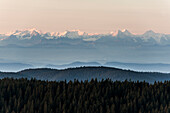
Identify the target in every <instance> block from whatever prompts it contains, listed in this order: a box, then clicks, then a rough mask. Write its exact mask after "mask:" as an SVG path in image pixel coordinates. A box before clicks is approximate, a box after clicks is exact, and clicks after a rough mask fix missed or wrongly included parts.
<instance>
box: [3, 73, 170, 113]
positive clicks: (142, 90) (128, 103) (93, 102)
mask: <svg viewBox="0 0 170 113" xmlns="http://www.w3.org/2000/svg"><path fill="white" fill-rule="evenodd" d="M44 71H46V70H44ZM64 71H65V70H64ZM169 94H170V82H168V81H166V82H164V83H162V82H155V83H154V84H149V83H146V82H128V81H124V82H120V81H116V82H113V81H111V80H110V79H106V80H102V81H97V79H92V80H91V81H87V80H85V81H84V82H82V81H81V82H79V81H78V80H74V81H70V82H66V81H60V82H54V81H53V82H52V81H51V82H49V81H40V80H35V79H31V80H27V79H9V78H7V79H1V80H0V112H1V113H170V101H169V100H170V95H169Z"/></svg>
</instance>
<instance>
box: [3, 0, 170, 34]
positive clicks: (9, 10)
mask: <svg viewBox="0 0 170 113" xmlns="http://www.w3.org/2000/svg"><path fill="white" fill-rule="evenodd" d="M32 27H34V28H37V29H40V30H42V31H51V32H53V31H59V32H61V31H65V30H72V29H80V30H81V31H85V32H93V33H94V32H98V33H106V32H111V31H114V30H118V29H128V30H129V31H131V32H133V33H140V34H141V33H143V32H145V31H146V30H150V29H152V30H153V31H155V32H160V33H168V34H169V33H170V0H0V33H6V32H10V31H14V30H16V29H26V28H32Z"/></svg>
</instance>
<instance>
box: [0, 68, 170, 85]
mask: <svg viewBox="0 0 170 113" xmlns="http://www.w3.org/2000/svg"><path fill="white" fill-rule="evenodd" d="M7 77H8V78H28V79H31V78H36V79H38V80H48V81H62V80H67V81H70V80H72V81H74V79H77V80H79V81H81V80H82V81H84V80H91V79H92V78H97V79H98V80H102V79H107V78H109V79H111V80H112V81H116V80H117V81H124V80H131V81H137V80H139V81H146V82H149V83H154V82H155V81H168V80H170V74H166V73H156V72H135V71H130V70H122V69H117V68H109V67H79V68H69V69H63V70H57V69H48V68H41V69H27V70H23V71H20V72H16V73H14V72H11V73H10V72H0V78H1V79H2V78H7Z"/></svg>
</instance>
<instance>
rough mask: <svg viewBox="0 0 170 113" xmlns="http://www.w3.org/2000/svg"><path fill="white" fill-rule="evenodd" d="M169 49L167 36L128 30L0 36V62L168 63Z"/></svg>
mask: <svg viewBox="0 0 170 113" xmlns="http://www.w3.org/2000/svg"><path fill="white" fill-rule="evenodd" d="M169 50H170V35H169V34H161V33H155V32H153V31H152V30H150V31H146V32H145V33H144V34H141V35H135V34H133V33H130V32H129V31H128V30H122V31H121V30H118V31H116V32H110V33H106V34H98V33H94V34H92V33H86V32H81V31H80V30H71V31H65V32H63V33H60V32H41V31H39V30H37V29H35V28H34V29H26V30H16V31H15V32H11V33H7V34H1V35H0V53H2V54H1V55H0V59H5V60H12V61H14V62H21V63H24V64H29V63H30V62H34V63H43V64H57V65H58V64H65V63H68V62H75V61H81V62H93V61H95V62H99V63H104V62H111V61H116V62H131V63H132V62H134V63H170V61H169V56H170V51H169Z"/></svg>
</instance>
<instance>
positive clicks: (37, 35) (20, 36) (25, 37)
mask: <svg viewBox="0 0 170 113" xmlns="http://www.w3.org/2000/svg"><path fill="white" fill-rule="evenodd" d="M67 38H68V40H69V39H75V40H76V39H79V41H80V40H82V41H85V42H95V41H98V40H100V41H101V39H102V38H112V40H113V41H114V40H115V41H122V39H123V40H126V41H127V40H128V41H132V42H135V43H150V44H160V45H167V44H170V34H161V33H155V32H154V31H152V30H149V31H146V32H145V33H144V34H142V35H134V34H132V33H130V32H129V31H128V30H122V31H121V30H118V31H116V32H110V33H106V34H98V33H94V34H93V33H86V32H82V31H80V30H70V31H65V32H41V31H39V30H37V29H35V28H33V29H25V30H16V31H15V32H11V33H6V34H1V35H0V43H1V44H2V45H5V44H6V45H8V44H18V45H22V44H19V43H17V42H15V41H19V42H22V43H24V44H25V43H27V45H25V46H29V44H28V43H30V42H32V41H35V42H34V43H32V45H33V44H39V43H48V42H50V41H51V40H53V41H56V42H61V40H62V39H63V40H66V39H67ZM30 40H32V41H30ZM44 40H46V42H44ZM7 41H8V43H5V42H7ZM25 41H27V42H25ZM53 44H55V43H53Z"/></svg>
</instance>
